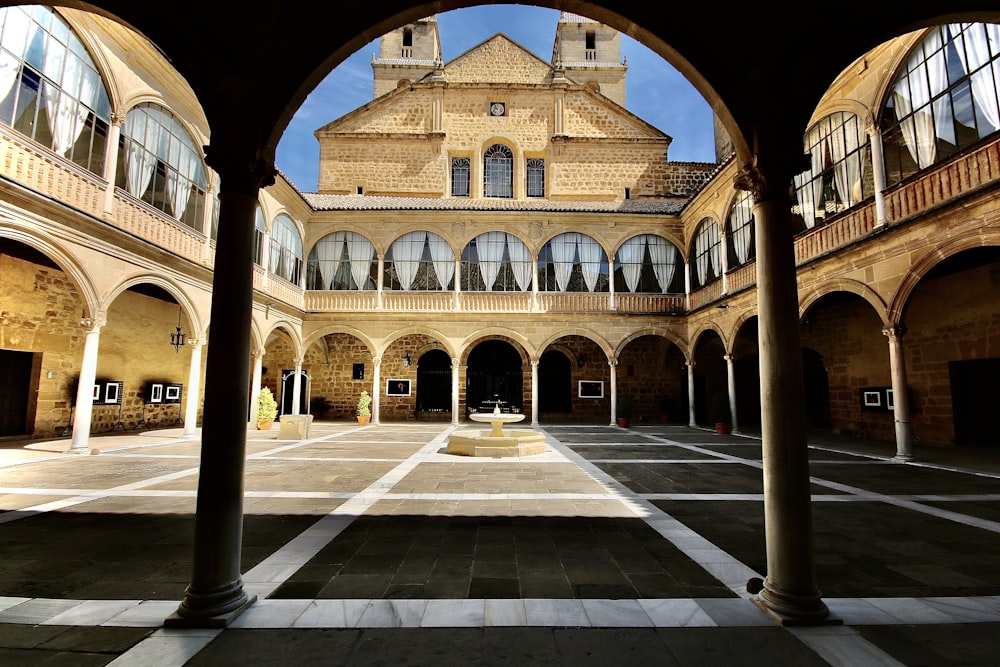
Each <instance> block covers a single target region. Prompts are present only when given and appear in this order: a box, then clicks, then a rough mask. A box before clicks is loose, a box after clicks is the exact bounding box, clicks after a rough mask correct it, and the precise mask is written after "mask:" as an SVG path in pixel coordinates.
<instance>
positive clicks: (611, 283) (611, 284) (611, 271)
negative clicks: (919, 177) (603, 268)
mask: <svg viewBox="0 0 1000 667" xmlns="http://www.w3.org/2000/svg"><path fill="white" fill-rule="evenodd" d="M608 277H609V280H608V308H609V309H610V310H618V295H617V294H615V258H614V257H612V258H610V259H609V260H608Z"/></svg>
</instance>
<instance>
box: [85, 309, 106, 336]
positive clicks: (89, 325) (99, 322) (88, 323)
mask: <svg viewBox="0 0 1000 667" xmlns="http://www.w3.org/2000/svg"><path fill="white" fill-rule="evenodd" d="M107 324H108V320H107V318H106V317H105V316H104V314H103V313H98V314H97V315H95V316H94V317H86V316H84V317H81V318H80V326H81V327H83V328H84V329H85V330H86V331H87V333H100V332H101V329H102V328H104V327H105V326H107Z"/></svg>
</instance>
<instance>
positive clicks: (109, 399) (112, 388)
mask: <svg viewBox="0 0 1000 667" xmlns="http://www.w3.org/2000/svg"><path fill="white" fill-rule="evenodd" d="M124 385H125V383H124V382H122V381H120V380H119V381H111V382H106V383H105V384H104V403H105V404H107V405H117V404H118V403H121V402H122V387H123V386H124Z"/></svg>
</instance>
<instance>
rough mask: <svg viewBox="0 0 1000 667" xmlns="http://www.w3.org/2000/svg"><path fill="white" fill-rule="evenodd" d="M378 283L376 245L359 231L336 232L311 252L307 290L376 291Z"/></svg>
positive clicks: (307, 264) (319, 242) (320, 242)
mask: <svg viewBox="0 0 1000 667" xmlns="http://www.w3.org/2000/svg"><path fill="white" fill-rule="evenodd" d="M377 281H378V258H377V257H375V246H373V245H372V242H371V241H369V240H368V239H366V238H365V237H364V236H362V235H361V234H358V233H357V232H334V233H333V234H329V235H327V236H324V237H323V238H321V239H320V240H319V241H317V242H316V245H314V246H313V247H312V250H310V251H309V261H308V262H307V263H306V289H316V290H373V289H376V287H377Z"/></svg>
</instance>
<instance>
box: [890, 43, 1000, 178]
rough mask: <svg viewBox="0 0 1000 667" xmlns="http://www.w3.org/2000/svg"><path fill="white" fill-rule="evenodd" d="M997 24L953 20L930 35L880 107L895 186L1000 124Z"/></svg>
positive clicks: (903, 70) (999, 48)
mask: <svg viewBox="0 0 1000 667" xmlns="http://www.w3.org/2000/svg"><path fill="white" fill-rule="evenodd" d="M998 80H1000V25H998V24H994V23H951V24H948V25H942V26H937V27H935V28H933V29H932V30H931V31H930V32H928V34H927V36H926V37H924V39H923V41H922V42H921V43H920V44H919V45H918V46H917V47H916V48H915V49H914V50H913V52H912V53H911V54H910V57H909V59H908V60H907V61H906V65H905V66H904V67H903V68H902V71H901V72H900V73H899V75H898V76H897V78H896V80H895V82H894V83H893V85H892V88H891V91H892V92H891V94H890V95H889V97H888V100H887V102H886V106H885V108H884V109H883V112H882V118H881V128H882V145H883V150H884V155H885V167H886V184H887V185H893V184H895V183H898V182H900V181H902V180H903V179H905V178H907V177H909V176H911V175H913V174H915V173H916V172H917V171H919V170H921V169H925V168H927V167H929V166H931V165H933V164H935V163H937V162H939V161H941V160H944V159H947V158H948V157H950V156H952V155H954V154H955V153H957V152H958V151H961V150H963V149H965V148H967V147H968V146H970V145H972V144H974V143H976V142H978V141H979V140H981V139H983V138H984V137H987V136H989V135H991V134H993V133H994V132H996V131H997V130H998V129H1000V103H998V95H997V90H998V88H997V82H998Z"/></svg>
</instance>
